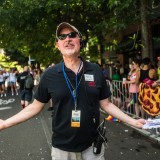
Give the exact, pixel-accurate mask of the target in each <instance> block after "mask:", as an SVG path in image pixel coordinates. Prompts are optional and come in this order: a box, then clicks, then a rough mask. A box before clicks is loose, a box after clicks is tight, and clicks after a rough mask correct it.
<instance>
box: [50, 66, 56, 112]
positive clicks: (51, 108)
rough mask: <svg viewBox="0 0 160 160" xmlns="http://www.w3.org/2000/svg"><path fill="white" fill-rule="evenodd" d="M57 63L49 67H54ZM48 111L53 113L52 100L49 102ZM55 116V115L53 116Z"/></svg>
mask: <svg viewBox="0 0 160 160" xmlns="http://www.w3.org/2000/svg"><path fill="white" fill-rule="evenodd" d="M54 66H55V63H52V64H51V65H50V66H49V67H54ZM48 111H53V102H52V99H50V100H49V108H48ZM52 115H53V114H52Z"/></svg>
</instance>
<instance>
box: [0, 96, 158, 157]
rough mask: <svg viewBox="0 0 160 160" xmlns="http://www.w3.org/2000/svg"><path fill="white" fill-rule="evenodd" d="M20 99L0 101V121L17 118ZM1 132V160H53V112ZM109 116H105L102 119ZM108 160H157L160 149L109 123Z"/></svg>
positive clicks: (46, 112) (134, 133) (115, 124)
mask: <svg viewBox="0 0 160 160" xmlns="http://www.w3.org/2000/svg"><path fill="white" fill-rule="evenodd" d="M19 104H20V99H19V96H12V97H11V96H10V97H7V98H3V99H2V98H0V118H2V119H6V118H8V117H10V116H11V115H14V114H15V113H17V112H18V111H20V110H21V108H20V105H19ZM47 108H48V105H46V107H45V109H44V110H43V112H42V113H41V114H39V115H37V116H36V117H34V118H32V119H31V120H29V121H27V122H25V123H23V124H19V125H17V126H14V127H12V128H9V129H7V130H4V131H1V132H0V160H51V156H50V149H51V143H50V142H51V120H52V119H51V112H49V111H47ZM105 116H106V115H104V114H102V115H101V118H102V119H103V118H104V117H105ZM106 127H107V132H106V135H107V138H108V148H107V149H106V152H105V156H106V160H141V159H145V160H150V159H152V160H158V159H159V157H160V152H159V151H160V146H159V145H158V144H156V143H153V142H152V141H151V140H149V139H147V138H146V137H144V136H142V135H141V134H139V133H137V132H136V131H135V130H134V129H132V128H130V127H127V126H126V125H124V124H122V123H119V122H108V121H107V123H106Z"/></svg>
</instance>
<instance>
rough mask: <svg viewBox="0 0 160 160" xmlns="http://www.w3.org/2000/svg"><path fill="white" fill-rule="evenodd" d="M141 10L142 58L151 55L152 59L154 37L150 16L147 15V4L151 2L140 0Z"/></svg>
mask: <svg viewBox="0 0 160 160" xmlns="http://www.w3.org/2000/svg"><path fill="white" fill-rule="evenodd" d="M140 2H141V4H140V12H141V40H142V44H143V46H144V47H143V48H142V58H144V57H150V58H151V60H152V57H151V56H152V39H151V27H150V23H149V18H148V17H147V15H148V12H147V6H149V2H148V1H147V0H141V1H140Z"/></svg>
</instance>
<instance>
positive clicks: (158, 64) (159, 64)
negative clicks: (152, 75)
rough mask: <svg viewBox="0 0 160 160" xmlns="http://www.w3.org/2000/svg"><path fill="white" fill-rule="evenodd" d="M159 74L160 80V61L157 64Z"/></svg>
mask: <svg viewBox="0 0 160 160" xmlns="http://www.w3.org/2000/svg"><path fill="white" fill-rule="evenodd" d="M157 74H158V79H160V60H159V61H158V63H157Z"/></svg>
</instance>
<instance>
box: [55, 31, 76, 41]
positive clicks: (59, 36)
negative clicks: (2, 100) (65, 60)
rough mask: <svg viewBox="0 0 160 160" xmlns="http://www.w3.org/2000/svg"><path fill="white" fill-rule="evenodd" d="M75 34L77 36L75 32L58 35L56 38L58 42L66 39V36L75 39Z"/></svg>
mask: <svg viewBox="0 0 160 160" xmlns="http://www.w3.org/2000/svg"><path fill="white" fill-rule="evenodd" d="M77 34H78V33H77V32H70V33H68V34H59V35H58V36H57V38H58V39H60V40H64V39H66V38H67V36H68V37H69V38H75V37H77Z"/></svg>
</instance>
